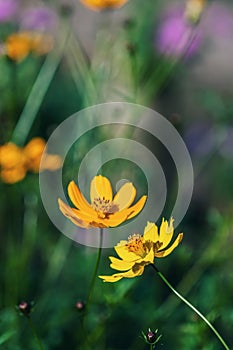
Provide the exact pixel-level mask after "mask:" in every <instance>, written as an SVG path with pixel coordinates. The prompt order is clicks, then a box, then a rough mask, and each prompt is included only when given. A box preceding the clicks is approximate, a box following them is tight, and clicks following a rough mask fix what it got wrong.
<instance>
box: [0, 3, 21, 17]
mask: <svg viewBox="0 0 233 350" xmlns="http://www.w3.org/2000/svg"><path fill="white" fill-rule="evenodd" d="M17 10H18V2H17V1H16V0H0V22H5V21H9V20H11V19H12V18H13V17H14V16H15V14H16V12H17Z"/></svg>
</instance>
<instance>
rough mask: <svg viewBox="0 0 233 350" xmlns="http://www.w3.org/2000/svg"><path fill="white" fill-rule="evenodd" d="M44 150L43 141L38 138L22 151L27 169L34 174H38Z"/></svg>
mask: <svg viewBox="0 0 233 350" xmlns="http://www.w3.org/2000/svg"><path fill="white" fill-rule="evenodd" d="M44 149H45V141H44V140H43V139H41V138H40V137H35V138H33V139H32V140H31V141H30V142H29V143H28V144H27V145H26V146H25V147H24V149H23V152H24V154H25V157H26V159H27V168H28V169H29V170H31V171H33V172H34V173H38V172H39V169H40V161H41V156H42V153H43V152H44Z"/></svg>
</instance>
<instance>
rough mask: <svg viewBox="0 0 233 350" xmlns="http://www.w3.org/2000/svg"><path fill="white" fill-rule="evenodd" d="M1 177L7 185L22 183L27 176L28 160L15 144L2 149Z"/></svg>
mask: <svg viewBox="0 0 233 350" xmlns="http://www.w3.org/2000/svg"><path fill="white" fill-rule="evenodd" d="M0 166H1V171H0V177H1V179H2V181H3V182H5V183H9V184H12V183H15V182H18V181H21V180H23V179H24V177H25V176H26V172H27V169H26V158H25V155H24V153H23V152H22V150H21V148H19V147H18V146H16V145H15V144H14V143H11V142H9V143H6V144H5V145H3V146H1V147H0Z"/></svg>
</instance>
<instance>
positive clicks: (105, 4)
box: [80, 0, 128, 11]
mask: <svg viewBox="0 0 233 350" xmlns="http://www.w3.org/2000/svg"><path fill="white" fill-rule="evenodd" d="M80 1H81V2H82V3H83V4H84V5H86V6H87V7H89V8H91V9H92V10H96V11H98V10H105V9H113V8H118V7H121V6H123V5H124V4H125V3H126V2H127V1H128V0H80Z"/></svg>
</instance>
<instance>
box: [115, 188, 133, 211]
mask: <svg viewBox="0 0 233 350" xmlns="http://www.w3.org/2000/svg"><path fill="white" fill-rule="evenodd" d="M135 196H136V189H135V187H134V186H133V184H132V183H131V182H127V183H125V184H124V185H123V186H122V187H121V188H120V190H119V191H118V192H117V194H116V195H115V197H114V199H113V201H114V203H115V204H117V205H118V207H119V210H122V209H125V208H128V207H129V206H130V205H131V204H132V203H133V201H134V198H135Z"/></svg>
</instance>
